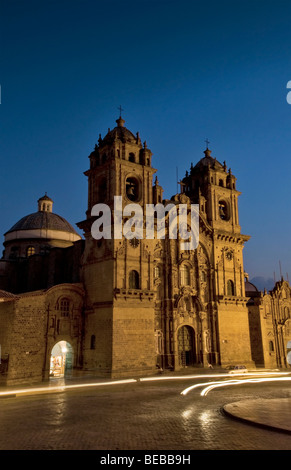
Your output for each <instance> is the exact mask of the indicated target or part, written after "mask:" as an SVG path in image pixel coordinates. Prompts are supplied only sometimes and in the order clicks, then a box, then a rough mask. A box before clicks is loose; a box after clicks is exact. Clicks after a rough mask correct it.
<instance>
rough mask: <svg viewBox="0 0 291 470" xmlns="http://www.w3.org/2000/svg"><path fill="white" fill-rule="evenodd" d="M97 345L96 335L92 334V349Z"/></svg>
mask: <svg viewBox="0 0 291 470" xmlns="http://www.w3.org/2000/svg"><path fill="white" fill-rule="evenodd" d="M95 346H96V336H95V335H92V336H91V341H90V349H95Z"/></svg>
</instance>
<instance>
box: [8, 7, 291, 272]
mask: <svg viewBox="0 0 291 470" xmlns="http://www.w3.org/2000/svg"><path fill="white" fill-rule="evenodd" d="M0 19H1V28H0V30H1V32H0V35H1V36H0V38H1V50H0V53H1V57H0V59H1V60H0V64H1V68H0V70H1V73H0V84H1V105H0V119H1V128H0V151H1V172H0V234H3V233H4V232H5V231H7V230H8V229H9V228H10V227H11V226H12V225H13V224H14V223H15V222H16V221H17V220H19V219H20V218H21V217H23V216H24V215H27V214H29V213H32V212H35V211H36V210H37V199H38V198H39V197H40V196H42V195H43V194H44V193H45V192H47V193H48V195H49V196H50V197H52V199H53V200H54V212H56V213H57V214H59V215H62V216H63V217H65V218H66V219H67V220H68V221H69V222H71V223H72V224H75V223H76V222H79V221H80V220H83V219H84V218H85V211H86V209H87V181H86V177H85V176H84V175H83V172H84V171H86V170H87V168H88V164H89V162H88V155H89V153H90V152H91V151H92V150H93V148H94V145H95V143H96V142H97V140H98V137H99V133H101V134H102V136H104V135H105V134H106V133H107V131H108V128H109V127H110V128H111V129H112V128H113V127H115V125H116V123H115V120H116V119H117V118H118V113H119V112H118V110H117V107H118V106H119V105H122V107H123V108H124V112H123V117H124V119H125V121H126V123H125V125H126V127H127V128H128V129H130V130H131V131H132V132H133V133H136V132H137V131H139V132H140V136H141V139H142V141H144V140H146V141H147V144H148V147H149V148H150V149H151V150H152V152H153V166H154V167H155V168H157V170H158V172H157V175H158V178H159V181H160V184H161V185H162V186H163V188H164V196H165V197H166V198H170V197H171V196H172V195H173V194H174V193H175V192H176V188H177V184H176V167H178V173H179V178H181V177H183V176H184V174H185V171H186V170H187V169H189V168H190V165H191V162H193V163H194V164H195V163H196V162H197V161H198V160H199V159H200V158H202V157H203V156H204V155H203V151H204V150H205V139H206V138H208V139H209V140H210V145H209V147H210V148H211V150H212V155H213V156H214V157H216V158H217V159H218V160H219V161H221V162H223V161H224V160H225V161H226V163H227V166H228V167H231V169H232V172H233V173H234V174H235V175H236V177H237V188H238V189H239V190H240V191H241V192H242V195H241V196H240V201H239V210H240V224H241V227H242V232H243V233H245V234H248V235H251V237H252V238H251V240H250V241H249V242H248V243H247V244H246V247H245V249H244V259H245V270H246V271H247V272H248V273H249V275H250V277H251V278H252V277H254V276H265V277H271V278H273V276H274V274H273V273H274V271H275V272H276V278H277V279H278V278H279V261H281V265H282V272H283V274H284V276H286V273H287V272H288V273H289V276H291V253H290V232H291V230H290V229H291V219H290V170H291V163H290V160H291V133H290V128H291V105H290V104H288V103H287V100H286V96H287V92H288V90H287V88H286V85H287V82H288V81H289V80H291V2H290V0H286V1H282V0H276V1H275V0H272V1H270V0H252V1H248V0H243V1H242V0H232V1H230V0H223V1H220V0H208V1H200V0H193V1H185V0H180V1H172V0H135V1H129V0H123V1H116V0H113V1H105V0H104V1H101V0H100V1H98V0H97V1H96V0H95V1H93V0H83V1H82V0H70V1H67V0H42V1H40V0H25V1H23V0H18V1H17V0H1V4H0ZM290 279H291V278H290Z"/></svg>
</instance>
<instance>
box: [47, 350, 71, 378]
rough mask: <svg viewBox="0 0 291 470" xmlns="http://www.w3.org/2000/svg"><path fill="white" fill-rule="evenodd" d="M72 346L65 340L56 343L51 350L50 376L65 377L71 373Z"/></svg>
mask: <svg viewBox="0 0 291 470" xmlns="http://www.w3.org/2000/svg"><path fill="white" fill-rule="evenodd" d="M72 369H73V348H72V346H71V345H70V343H68V342H67V341H59V342H58V343H56V344H55V345H54V347H53V349H52V352H51V358H50V377H65V376H67V375H70V374H71V373H72Z"/></svg>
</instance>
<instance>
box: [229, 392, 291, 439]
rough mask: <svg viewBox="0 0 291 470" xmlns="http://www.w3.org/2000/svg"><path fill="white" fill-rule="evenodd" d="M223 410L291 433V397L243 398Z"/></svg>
mask: <svg viewBox="0 0 291 470" xmlns="http://www.w3.org/2000/svg"><path fill="white" fill-rule="evenodd" d="M223 411H224V412H225V414H226V415H228V416H231V417H232V418H235V419H238V420H241V421H243V422H246V423H248V424H255V425H257V426H261V427H265V428H267V429H271V430H275V431H281V432H285V433H288V434H291V398H274V399H256V400H242V401H238V402H236V403H230V404H228V405H225V406H224V407H223Z"/></svg>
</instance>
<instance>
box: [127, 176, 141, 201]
mask: <svg viewBox="0 0 291 470" xmlns="http://www.w3.org/2000/svg"><path fill="white" fill-rule="evenodd" d="M126 196H127V197H128V199H129V200H130V201H133V202H135V201H138V199H139V182H138V180H137V179H136V178H134V177H128V178H127V179H126Z"/></svg>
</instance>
